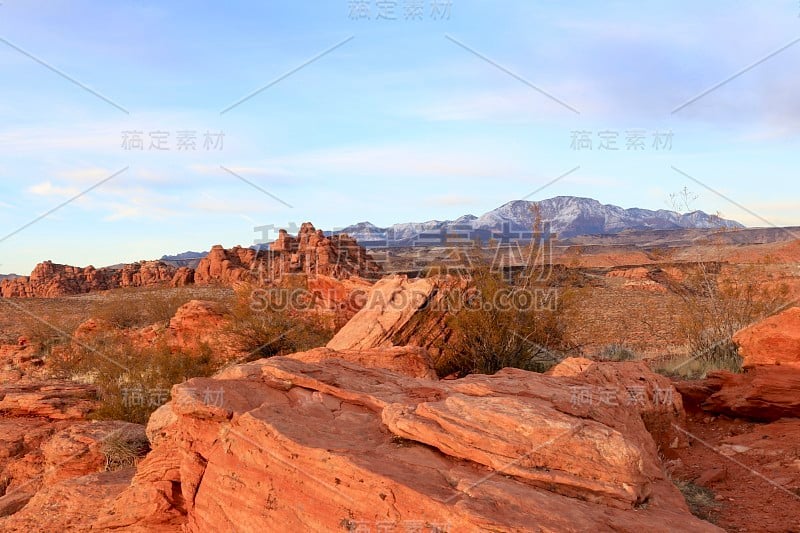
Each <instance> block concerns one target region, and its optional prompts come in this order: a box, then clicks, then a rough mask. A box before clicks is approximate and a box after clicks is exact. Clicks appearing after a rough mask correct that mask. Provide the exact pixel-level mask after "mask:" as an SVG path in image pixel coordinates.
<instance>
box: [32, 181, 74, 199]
mask: <svg viewBox="0 0 800 533" xmlns="http://www.w3.org/2000/svg"><path fill="white" fill-rule="evenodd" d="M28 192H29V193H31V194H35V195H37V196H66V197H72V196H76V195H78V194H80V192H81V191H80V189H78V188H75V187H60V186H58V185H53V183H52V182H50V181H43V182H41V183H37V184H36V185H31V186H30V187H28Z"/></svg>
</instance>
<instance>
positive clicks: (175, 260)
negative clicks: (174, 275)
mask: <svg viewBox="0 0 800 533" xmlns="http://www.w3.org/2000/svg"><path fill="white" fill-rule="evenodd" d="M207 255H208V252H183V253H182V254H177V255H165V256H163V257H162V258H161V259H160V261H163V262H164V263H167V264H168V265H172V266H175V267H178V268H180V267H189V268H197V264H198V263H199V262H200V260H201V259H203V258H204V257H205V256H207Z"/></svg>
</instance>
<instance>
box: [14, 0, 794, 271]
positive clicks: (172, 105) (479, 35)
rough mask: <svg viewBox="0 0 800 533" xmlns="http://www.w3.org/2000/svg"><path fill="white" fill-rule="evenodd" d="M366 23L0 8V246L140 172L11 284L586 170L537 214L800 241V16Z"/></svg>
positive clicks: (342, 15) (620, 14) (29, 1)
mask: <svg viewBox="0 0 800 533" xmlns="http://www.w3.org/2000/svg"><path fill="white" fill-rule="evenodd" d="M434 3H438V4H441V5H439V7H438V9H439V12H438V13H437V14H435V16H434V13H433V11H434V6H433V4H434ZM351 4H353V2H349V1H348V0H341V1H340V0H327V1H325V2H310V1H295V2H272V1H267V2H236V1H229V2H197V1H195V2H188V1H187V2H184V1H171V2H149V1H129V2H114V1H111V2H98V1H93V2H91V1H82V0H70V1H58V0H51V1H36V0H25V1H22V0H4V1H3V3H2V5H1V6H0V39H2V42H0V69H2V73H3V77H2V84H0V114H1V115H0V116H2V117H3V120H2V121H0V154H1V156H2V157H0V228H2V231H0V233H2V234H3V235H7V234H9V233H11V232H13V231H16V230H17V229H18V228H20V227H22V226H24V225H25V224H27V223H29V222H31V221H32V220H33V219H35V218H37V217H38V216H40V215H41V214H43V213H46V212H48V211H49V210H51V209H53V208H54V207H56V206H58V205H60V204H62V203H64V202H65V201H67V200H68V199H70V198H72V197H74V196H76V195H78V194H80V193H82V192H84V191H86V190H87V189H90V188H92V187H94V186H96V185H97V184H98V183H100V182H102V181H103V180H105V179H107V178H108V177H109V176H112V175H114V174H115V173H116V172H118V171H119V170H121V169H124V168H127V170H126V171H125V172H123V173H121V174H119V175H118V176H116V177H115V178H113V179H111V180H109V181H107V182H105V183H103V184H102V185H99V186H97V187H96V188H95V189H93V190H92V191H91V192H89V193H87V194H85V195H83V196H81V197H80V198H79V199H77V200H75V201H73V202H71V203H69V204H68V205H66V206H65V207H63V208H61V209H59V210H57V211H55V212H54V213H52V214H50V215H49V216H47V217H45V218H43V219H42V220H41V221H39V222H37V223H36V224H33V225H31V226H30V227H28V228H26V229H24V230H22V231H20V232H19V233H16V234H15V235H13V236H12V237H9V238H7V239H5V240H3V241H2V242H0V272H4V273H8V272H17V273H21V274H27V273H28V272H30V270H31V269H32V268H33V266H34V265H35V264H36V263H37V262H39V261H41V260H45V259H51V260H53V261H56V262H61V263H69V264H76V265H81V266H83V265H87V264H93V265H95V266H103V265H108V264H114V263H118V262H129V261H135V260H140V259H149V258H157V257H159V256H161V255H162V254H163V253H176V252H181V251H185V250H188V249H193V250H203V249H208V247H209V246H210V245H212V244H216V243H220V244H224V245H226V246H233V245H235V244H244V245H249V244H252V242H253V240H254V239H255V238H257V237H258V235H257V234H256V233H254V231H253V228H254V227H255V226H259V225H269V224H274V225H278V226H280V225H287V224H289V223H291V222H297V223H300V222H302V221H306V220H310V221H313V222H314V223H315V224H316V225H317V226H318V227H322V228H325V229H332V228H336V227H341V226H344V225H348V224H350V223H354V222H359V221H363V220H369V221H372V222H373V223H375V224H378V225H388V224H391V223H395V222H407V221H422V220H429V219H444V218H455V217H457V216H460V215H463V214H466V213H473V214H478V215H479V214H482V213H484V212H486V211H488V210H490V209H493V208H495V207H497V206H499V205H501V204H503V203H505V202H507V201H510V200H515V199H519V198H523V197H525V196H527V195H528V194H530V193H531V192H532V191H535V190H537V189H539V188H540V187H541V186H542V185H544V184H546V183H548V182H550V181H552V180H553V179H555V178H556V177H558V176H560V175H562V174H564V173H566V172H567V171H569V170H571V169H573V168H575V167H578V166H579V167H580V169H578V170H577V171H575V172H573V173H571V174H570V175H569V176H567V177H566V178H564V179H562V180H560V181H558V182H556V183H555V184H553V185H551V186H549V187H547V188H545V189H543V190H542V191H540V192H538V193H537V194H535V195H534V196H531V197H530V198H529V199H544V198H548V197H552V196H557V195H576V196H588V197H593V198H596V199H598V200H600V201H602V202H604V203H613V204H617V205H621V206H623V207H634V206H635V207H644V208H651V209H658V208H666V207H668V198H669V194H670V193H672V192H675V191H677V190H679V189H681V188H682V187H684V186H687V187H689V188H690V189H692V190H693V191H695V192H696V193H697V194H698V195H699V198H698V200H697V201H696V203H695V205H694V207H695V208H697V209H703V210H705V211H708V212H714V211H720V212H722V214H723V215H724V216H727V217H729V218H734V219H736V220H739V221H741V222H743V223H745V224H748V225H753V226H763V225H765V223H764V222H763V220H761V219H760V218H759V217H761V218H763V219H766V220H767V221H769V222H770V223H773V224H777V225H790V224H798V225H800V210H799V209H798V207H800V205H798V203H799V202H798V201H797V199H798V198H799V196H798V192H800V182H798V180H797V177H798V176H797V162H798V155H797V154H798V141H799V140H800V98H798V94H797V81H796V72H797V69H798V65H800V43H795V44H792V45H791V46H788V47H787V48H785V49H784V50H783V51H781V52H779V53H777V54H775V55H773V56H771V57H769V59H765V58H767V56H769V55H770V54H772V53H774V52H775V51H777V50H779V49H781V48H783V47H786V46H787V45H789V44H790V43H793V42H794V41H795V40H796V39H798V38H800V17H799V16H800V5H798V4H797V2H796V1H795V0H789V1H777V0H775V1H763V2H737V1H730V0H726V1H703V2H697V1H691V2H689V1H681V0H678V1H674V2H654V1H653V2H650V1H646V2H636V3H634V2H614V1H608V2H602V3H600V2H584V1H575V2H569V3H565V2H557V1H542V0H537V1H519V2H515V1H506V2H496V1H479V0H452V1H451V2H447V1H437V2H434V1H433V0H424V1H417V0H397V1H396V2H385V3H384V5H385V6H391V5H392V4H394V10H393V11H394V14H393V16H394V18H395V20H391V18H392V13H391V12H384V13H383V15H384V16H385V17H384V18H382V19H378V18H377V16H378V11H379V9H380V6H379V5H378V4H380V2H379V1H378V0H372V1H369V2H363V4H364V5H366V8H367V10H368V11H369V16H370V18H369V19H366V18H362V19H359V18H357V17H356V16H355V14H354V13H352V12H351V10H352V8H353V7H354V6H353V5H351ZM414 4H417V5H421V7H422V8H423V12H422V15H421V19H422V20H417V19H415V18H413V17H412V18H411V19H408V20H407V19H406V9H411V8H412V7H413V5H414ZM448 4H449V6H448ZM565 4H568V5H565ZM448 9H449V13H447V10H448ZM348 39H349V40H348ZM345 41H346V42H345ZM336 45H340V46H338V47H337V48H335V49H334V50H332V51H329V50H331V48H333V47H335V46H336ZM326 51H329V53H327V54H324V55H322V56H321V57H320V55H321V54H323V53H324V52H326ZM479 55H480V56H482V57H479ZM315 58H317V59H316V60H314V61H311V62H310V63H309V61H310V60H312V59H315ZM37 60H38V62H37ZM40 62H41V63H45V64H46V65H48V66H49V67H51V68H52V69H55V70H58V71H59V72H61V73H62V74H63V75H64V76H67V77H69V78H70V79H71V80H72V81H70V80H67V79H65V78H64V77H62V76H61V75H59V74H57V73H55V72H53V70H51V69H49V68H46V67H45V66H43V65H42V64H41V63H40ZM757 62H760V63H759V64H757V65H755V66H753V67H752V68H751V69H750V70H749V71H747V72H743V73H741V75H739V76H738V77H736V78H734V79H732V80H731V81H730V82H728V83H725V84H723V85H721V86H720V87H719V88H717V89H716V90H714V91H712V92H710V93H708V94H706V95H705V96H703V97H702V98H700V99H698V100H697V101H695V102H693V103H691V104H690V105H688V106H686V107H683V108H682V109H680V110H679V111H677V112H673V110H675V109H676V108H678V107H680V106H682V105H683V104H684V103H686V102H688V101H689V100H691V99H692V98H694V97H695V96H697V95H698V94H700V93H702V92H704V91H705V90H707V89H709V88H710V87H714V86H715V85H718V84H720V83H721V82H723V81H725V80H726V79H728V78H730V77H732V76H734V75H735V74H737V73H740V72H741V71H742V70H743V69H745V68H747V67H748V66H751V65H753V64H754V63H757ZM302 65H305V66H303V68H299V69H298V67H301V66H302ZM504 69H505V70H504ZM287 73H291V74H290V75H289V76H286V77H285V78H283V79H281V80H280V81H278V82H277V83H274V84H273V85H271V86H270V87H268V88H266V89H264V90H263V91H262V92H260V93H259V94H257V95H255V96H253V97H252V98H250V99H249V100H247V101H244V102H242V103H241V104H240V105H238V106H236V107H234V108H232V109H230V110H228V111H227V112H225V113H221V111H223V110H224V109H226V108H228V107H229V106H231V105H232V104H234V103H236V102H238V101H240V100H241V99H242V98H243V97H245V96H247V95H249V94H252V93H253V92H254V91H257V90H258V89H260V88H263V87H265V86H267V85H268V84H271V83H272V82H274V81H275V80H278V79H279V78H281V77H282V76H284V75H285V74H287ZM512 74H513V75H512ZM515 76H516V77H515ZM79 85H82V86H84V87H88V88H90V89H91V90H93V91H95V92H96V93H98V94H99V95H102V97H104V98H106V99H107V100H110V101H111V102H113V105H112V104H111V103H109V102H107V101H105V100H103V99H102V98H100V97H98V96H97V95H96V94H92V93H90V92H89V91H87V90H85V89H84V88H82V87H81V86H79ZM547 95H549V97H548V96H547ZM116 106H119V107H121V108H123V109H125V110H126V111H127V113H126V112H123V111H122V110H120V109H119V108H118V107H116ZM570 108H571V109H570ZM576 111H577V112H576ZM131 131H140V132H142V134H141V138H142V141H143V143H144V146H143V149H142V150H133V149H127V148H130V147H127V148H126V147H125V146H123V140H124V136H125V134H124V132H131ZM578 131H582V132H591V133H587V134H585V135H586V136H587V137H588V138H589V139H591V141H592V149H591V150H589V149H582V150H576V149H574V147H572V146H571V142H572V138H573V136H574V135H575V133H574V132H578ZM670 131H671V132H672V137H671V140H672V146H671V148H666V147H662V148H661V149H659V150H656V149H655V148H654V147H653V145H652V143H653V141H654V135H655V134H656V133H657V132H660V133H662V134H664V133H666V132H670ZM154 132H164V133H166V135H167V137H166V142H165V146H166V147H167V148H169V149H168V150H155V149H152V148H151V146H150V145H151V140H152V139H155V138H157V137H158V136H159V135H158V134H157V133H155V136H154V137H151V134H154ZM181 132H190V133H181ZM191 132H194V140H195V149H193V150H192V149H185V150H180V151H179V150H178V149H177V144H178V139H179V137H183V138H184V139H185V138H187V137H188V138H190V137H191ZM207 132H208V133H209V134H211V136H210V137H209V138H208V140H209V141H212V142H216V141H218V140H219V137H217V135H218V134H220V133H222V134H224V136H223V137H222V145H221V146H220V145H219V144H217V145H211V146H208V147H204V143H205V141H206V133H207ZM600 132H609V133H608V135H609V136H611V137H615V136H616V139H617V142H616V146H617V147H618V148H619V150H616V151H613V150H603V149H600V148H599V144H600V142H601V134H600ZM635 132H639V133H635ZM162 135H163V134H162ZM629 136H631V138H633V136H636V137H637V138H641V139H642V140H643V142H644V143H645V144H644V149H640V150H637V151H634V150H628V149H626V145H627V140H626V139H627V138H628V137H629ZM128 139H130V135H129V136H128ZM222 167H225V168H227V169H229V170H231V171H232V172H234V173H236V174H238V175H239V176H241V177H242V178H244V179H246V180H247V181H249V182H250V183H252V184H254V185H256V186H257V188H256V187H253V186H251V185H250V184H248V183H245V182H244V181H243V180H241V179H239V178H237V177H235V176H233V175H231V174H230V173H228V172H227V171H226V170H224V169H223V168H222ZM672 167H675V168H677V169H679V170H680V171H682V172H685V173H686V174H688V175H690V176H692V177H693V178H694V179H695V180H697V181H693V180H690V179H688V178H686V177H685V176H683V175H681V174H680V173H678V172H676V171H675V170H674V169H673V168H672ZM698 182H700V183H698ZM701 184H702V185H701ZM705 187H708V188H710V189H713V190H715V191H717V192H718V193H719V194H721V195H724V196H727V197H729V198H730V199H732V200H734V201H735V202H738V203H740V204H742V205H744V206H745V207H746V208H747V209H748V211H752V213H750V212H748V211H743V210H741V209H740V208H738V207H737V206H736V205H734V204H733V203H731V202H729V201H727V200H725V199H724V198H721V197H720V196H718V195H717V194H715V193H713V192H711V191H709V190H708V189H706V188H705ZM263 191H266V192H263ZM267 193H268V194H267ZM273 197H276V198H278V199H279V200H276V199H275V198H273ZM286 204H288V205H286ZM289 206H291V207H289ZM753 213H755V215H757V216H755V215H754V214H753ZM0 238H2V237H0Z"/></svg>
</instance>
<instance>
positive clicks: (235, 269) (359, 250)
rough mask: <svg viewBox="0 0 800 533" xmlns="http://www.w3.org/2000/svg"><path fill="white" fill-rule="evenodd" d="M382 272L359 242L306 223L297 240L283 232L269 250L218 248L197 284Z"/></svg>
mask: <svg viewBox="0 0 800 533" xmlns="http://www.w3.org/2000/svg"><path fill="white" fill-rule="evenodd" d="M380 271H381V268H380V265H378V264H377V263H375V262H374V261H373V260H372V258H371V257H370V256H369V255H368V254H367V252H366V250H365V249H364V248H363V247H361V246H359V245H358V243H357V242H356V240H355V239H352V238H350V237H348V236H347V235H333V236H331V237H326V236H325V234H324V233H323V232H322V230H318V229H315V228H314V225H313V224H311V223H310V222H306V223H304V224H303V225H302V226H301V227H300V231H299V233H298V234H297V236H296V237H293V236H291V235H289V233H288V232H286V230H280V232H279V233H278V239H277V240H276V241H275V242H273V243H272V244H270V246H269V250H264V251H261V252H256V250H253V249H251V248H241V247H236V248H233V249H231V250H225V249H224V248H223V247H222V246H219V245H218V246H214V247H213V248H212V249H211V252H209V254H208V256H207V257H206V258H205V259H203V260H201V261H200V264H199V265H198V266H197V270H196V272H195V283H197V284H198V285H208V284H212V283H219V284H223V285H231V284H233V283H236V282H240V281H250V282H257V283H260V284H265V283H276V282H277V281H279V280H280V279H281V278H282V277H283V276H287V275H292V274H305V275H306V276H308V277H309V278H314V277H316V276H328V277H333V278H336V279H346V278H349V277H353V276H358V277H372V276H374V275H376V274H378V273H380Z"/></svg>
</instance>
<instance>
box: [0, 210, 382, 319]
mask: <svg viewBox="0 0 800 533" xmlns="http://www.w3.org/2000/svg"><path fill="white" fill-rule="evenodd" d="M381 271H382V269H381V266H380V265H379V264H378V263H376V262H375V261H373V260H372V258H371V257H370V256H369V255H368V254H367V251H366V250H365V249H364V248H363V247H362V246H360V245H359V244H358V242H356V240H355V239H353V238H351V237H349V236H347V235H333V236H326V235H325V234H324V233H323V232H322V230H317V229H315V228H314V226H313V224H311V223H310V222H306V223H304V224H303V225H302V226H301V227H300V231H299V233H298V234H297V236H292V235H289V234H288V233H287V232H286V231H285V230H281V231H280V232H279V234H278V238H277V240H276V241H275V242H274V243H272V244H271V245H270V248H269V249H268V250H263V251H257V250H255V249H252V248H243V247H241V246H236V247H234V248H231V249H225V248H223V247H222V246H221V245H217V246H214V247H213V248H212V249H211V251H210V252H209V253H208V254H207V255H206V257H204V258H203V259H201V260H200V262H199V263H198V265H197V268H196V269H192V268H189V267H185V266H184V267H176V266H173V265H171V264H169V263H166V262H163V261H141V262H139V263H132V264H127V265H122V266H121V267H119V268H116V267H114V268H100V269H97V268H94V267H93V266H88V267H85V268H80V267H74V266H69V265H59V264H55V263H53V262H52V261H45V262H43V263H40V264H38V265H36V268H34V270H33V272H32V273H31V275H30V276H29V277H16V278H6V279H2V280H0V297H3V298H56V297H61V296H70V295H74V294H83V293H87V292H92V291H103V290H110V289H116V288H120V287H153V286H171V287H184V286H187V285H192V284H197V285H201V286H208V285H222V286H225V287H232V286H235V285H236V284H238V283H243V282H246V283H256V284H260V285H266V284H276V283H278V282H279V281H280V279H281V278H282V277H283V276H287V275H292V274H304V275H306V276H308V277H309V279H313V278H315V277H317V276H327V277H329V278H335V279H337V280H341V279H348V278H352V277H360V278H365V279H366V278H375V277H376V276H378V275H379V274H380V273H381ZM318 286H319V284H318ZM345 301H346V300H345ZM353 312H354V311H353ZM351 314H352V313H351Z"/></svg>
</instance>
